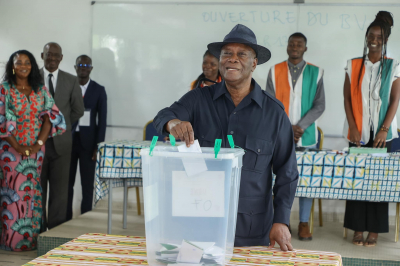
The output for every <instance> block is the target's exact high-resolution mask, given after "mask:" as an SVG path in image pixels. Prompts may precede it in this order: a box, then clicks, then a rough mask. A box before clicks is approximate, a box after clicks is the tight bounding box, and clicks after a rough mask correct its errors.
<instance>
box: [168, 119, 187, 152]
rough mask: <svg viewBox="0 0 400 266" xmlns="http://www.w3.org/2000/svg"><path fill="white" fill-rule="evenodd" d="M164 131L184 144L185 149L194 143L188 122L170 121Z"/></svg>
mask: <svg viewBox="0 0 400 266" xmlns="http://www.w3.org/2000/svg"><path fill="white" fill-rule="evenodd" d="M166 130H167V131H168V132H169V133H170V134H171V135H172V136H174V137H175V138H176V139H180V140H182V141H184V142H186V146H187V147H190V145H192V144H193V143H194V131H193V127H192V125H191V124H190V122H186V121H181V120H179V119H172V120H170V121H169V122H168V123H167V125H166Z"/></svg>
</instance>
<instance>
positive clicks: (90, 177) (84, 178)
mask: <svg viewBox="0 0 400 266" xmlns="http://www.w3.org/2000/svg"><path fill="white" fill-rule="evenodd" d="M92 156H93V150H90V151H88V150H85V149H84V148H83V147H82V144H81V139H80V133H79V132H75V133H74V136H73V142H72V153H71V168H70V171H69V185H68V206H67V220H71V219H72V201H73V198H74V185H75V177H76V170H77V166H78V160H79V171H80V174H81V185H82V203H81V214H84V213H85V212H88V211H91V210H92V204H93V188H94V175H95V168H96V162H95V161H93V160H92Z"/></svg>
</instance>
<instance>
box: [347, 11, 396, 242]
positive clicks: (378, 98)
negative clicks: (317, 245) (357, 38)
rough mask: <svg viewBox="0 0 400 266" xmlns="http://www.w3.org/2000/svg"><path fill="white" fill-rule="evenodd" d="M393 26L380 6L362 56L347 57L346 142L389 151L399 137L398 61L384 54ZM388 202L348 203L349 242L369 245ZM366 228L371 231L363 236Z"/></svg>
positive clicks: (384, 224) (385, 222)
mask: <svg viewBox="0 0 400 266" xmlns="http://www.w3.org/2000/svg"><path fill="white" fill-rule="evenodd" d="M392 26H393V17H392V15H391V14H390V13H389V12H386V11H380V12H379V13H378V14H377V16H376V18H375V20H374V21H373V22H372V23H371V24H370V25H369V27H368V29H367V32H366V35H365V42H364V52H363V56H362V57H360V58H355V59H351V60H348V62H347V67H346V68H345V70H346V75H345V82H344V107H345V110H346V117H347V120H346V122H345V127H344V132H343V135H344V137H346V139H347V140H348V141H349V142H350V143H349V146H350V147H354V146H358V147H360V146H363V147H386V148H387V150H388V152H390V150H391V142H390V141H391V140H393V139H394V138H398V134H397V119H396V111H397V108H398V106H399V99H400V79H399V77H400V66H399V62H398V61H397V60H394V59H391V58H387V57H386V51H387V42H388V38H389V36H390V33H391V27H392ZM367 51H368V52H367ZM388 205H389V204H388V203H387V202H368V201H350V200H348V201H347V202H346V211H345V217H344V227H346V228H349V229H351V230H354V236H353V244H355V245H358V246H362V245H364V246H367V247H373V246H375V245H376V243H377V239H378V233H386V232H389V217H388V216H389V213H388V212H389V210H388ZM364 231H367V232H369V234H368V236H367V239H366V240H365V241H364V236H363V234H364Z"/></svg>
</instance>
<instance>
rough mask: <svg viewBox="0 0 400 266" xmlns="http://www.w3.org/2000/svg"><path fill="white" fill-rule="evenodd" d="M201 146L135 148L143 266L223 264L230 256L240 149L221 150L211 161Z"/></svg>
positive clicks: (207, 150)
mask: <svg viewBox="0 0 400 266" xmlns="http://www.w3.org/2000/svg"><path fill="white" fill-rule="evenodd" d="M201 150H202V153H180V152H178V149H177V147H172V146H171V147H155V148H154V150H153V153H152V156H149V151H150V150H149V148H146V149H142V150H141V156H142V171H143V191H144V212H145V226H146V246H147V258H148V263H149V265H168V264H173V263H174V262H177V263H178V264H176V265H177V266H178V265H179V263H192V264H195V265H196V264H198V265H225V264H226V263H228V262H229V260H230V259H231V257H232V254H233V245H234V239H235V231H236V216H237V208H238V199H239V188H240V176H241V168H242V158H243V155H244V151H243V150H242V149H227V148H222V149H221V150H220V151H219V153H218V156H217V159H215V154H214V149H213V148H202V149H201ZM193 171H195V172H196V171H202V172H201V173H197V174H194V175H193ZM188 175H189V176H188ZM188 243H189V249H188V245H187V244H188ZM190 248H192V249H190ZM200 253H202V254H201V258H200V259H199V256H200V255H199V254H200Z"/></svg>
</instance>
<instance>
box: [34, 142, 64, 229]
mask: <svg viewBox="0 0 400 266" xmlns="http://www.w3.org/2000/svg"><path fill="white" fill-rule="evenodd" d="M45 145H46V153H45V156H44V161H43V167H42V174H41V176H40V178H41V180H40V183H41V185H42V209H43V216H42V227H41V232H45V231H47V228H48V229H52V228H54V227H56V226H58V225H60V224H62V223H64V222H66V211H67V199H68V192H67V190H66V188H67V187H68V182H69V166H70V160H71V151H70V150H68V151H66V152H65V153H63V154H62V155H58V153H57V152H56V149H55V146H54V141H53V138H49V139H48V140H47V141H46V144H45ZM47 190H49V203H48V212H47V211H46V207H47V206H46V205H47V204H46V203H47Z"/></svg>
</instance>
